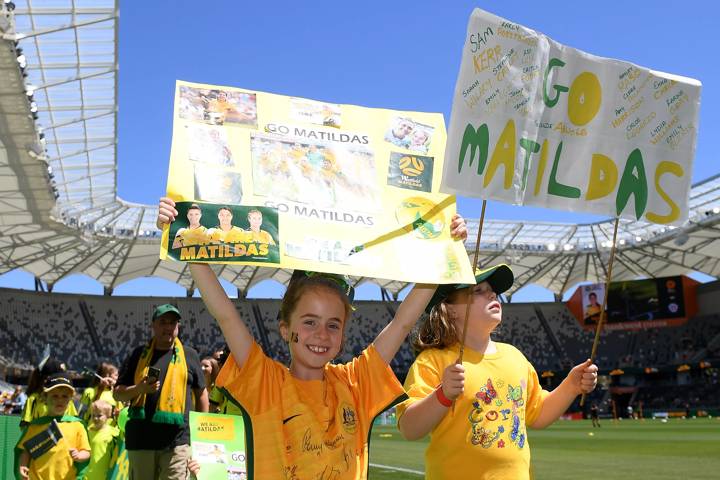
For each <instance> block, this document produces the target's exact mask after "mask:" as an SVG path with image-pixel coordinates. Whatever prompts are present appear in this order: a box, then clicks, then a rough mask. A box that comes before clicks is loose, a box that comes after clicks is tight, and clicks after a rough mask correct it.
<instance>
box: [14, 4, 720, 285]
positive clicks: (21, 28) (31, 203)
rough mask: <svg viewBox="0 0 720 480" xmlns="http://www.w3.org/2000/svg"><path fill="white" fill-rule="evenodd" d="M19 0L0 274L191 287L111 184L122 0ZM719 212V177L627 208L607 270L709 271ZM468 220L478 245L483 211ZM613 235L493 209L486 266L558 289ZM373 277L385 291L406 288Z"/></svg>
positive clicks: (603, 261)
mask: <svg viewBox="0 0 720 480" xmlns="http://www.w3.org/2000/svg"><path fill="white" fill-rule="evenodd" d="M0 3H2V2H0ZM14 4H15V7H16V8H15V10H14V11H13V12H8V11H7V6H8V4H7V3H6V4H5V7H0V9H2V10H0V34H2V40H0V78H2V79H3V81H2V82H1V83H0V191H1V192H2V196H0V203H1V204H2V212H1V213H0V274H1V273H5V272H8V271H11V270H14V269H16V268H20V269H23V270H25V271H27V272H30V273H31V274H33V275H34V276H35V277H36V278H38V279H40V280H42V281H44V282H46V283H47V284H48V285H49V286H52V285H53V284H55V283H56V282H58V281H59V280H61V279H63V278H64V277H66V276H68V275H70V274H73V273H83V274H85V275H88V276H89V277H91V278H94V279H96V280H97V281H98V282H100V283H101V284H102V285H104V286H105V288H106V290H107V291H108V292H110V291H112V289H113V288H114V287H116V286H118V285H120V284H122V283H124V282H126V281H128V280H132V279H134V278H138V277H144V276H158V277H161V278H165V279H168V280H170V281H173V282H176V283H178V284H180V285H181V286H183V287H185V288H187V289H191V288H192V286H193V285H192V279H191V277H190V275H189V272H188V269H187V266H186V265H185V264H182V263H176V262H169V261H168V262H160V260H159V259H158V251H159V238H160V237H159V232H158V231H157V230H156V228H155V225H154V219H155V216H156V206H154V205H140V204H135V203H131V202H127V201H124V200H122V199H121V198H119V197H118V195H117V106H118V105H117V103H118V100H117V99H118V97H117V91H118V89H117V85H118V76H117V72H118V49H117V36H118V3H117V2H116V1H112V0H84V1H83V0H46V1H43V2H42V6H39V3H36V2H32V1H30V0H18V1H15V2H14ZM19 67H23V68H19ZM23 72H24V73H25V74H26V78H24V77H23ZM33 117H36V118H33ZM718 223H720V175H718V176H715V177H712V178H710V179H708V180H705V181H703V182H700V183H699V184H696V185H695V186H693V188H692V192H691V195H690V219H689V221H688V223H687V224H686V225H685V226H684V227H682V228H667V227H661V226H658V225H653V224H649V223H645V222H638V221H626V220H622V221H621V222H620V227H619V233H618V245H617V247H618V248H617V256H616V263H615V264H614V267H613V278H614V279H617V280H621V279H635V278H647V277H658V276H666V275H677V274H683V273H688V272H692V271H698V272H703V273H705V274H707V275H711V276H714V277H717V276H718V275H720V227H719V226H718ZM469 226H470V234H469V238H470V239H471V240H469V241H468V242H467V248H468V251H470V252H472V251H473V250H474V248H475V245H474V244H473V243H474V240H472V239H474V238H476V232H477V228H478V221H473V220H470V221H469ZM612 233H613V220H607V221H603V222H598V223H593V224H585V225H575V224H561V223H542V222H514V221H512V222H511V221H507V222H505V221H497V220H488V221H486V222H485V224H484V228H483V235H482V241H481V258H482V261H481V264H482V265H490V264H495V263H502V262H504V263H509V264H511V265H512V267H513V270H514V271H515V275H516V283H515V286H514V287H513V289H512V290H511V291H510V292H509V293H510V294H512V293H513V292H515V291H517V290H518V289H520V288H522V287H523V286H524V285H527V284H530V283H534V284H537V285H541V286H543V287H546V288H548V289H549V290H551V291H553V292H556V293H558V294H561V293H563V292H564V291H566V290H567V289H568V288H570V287H571V286H573V285H575V284H577V283H579V282H582V281H591V282H600V281H604V280H605V278H606V265H607V263H608V258H609V253H610V246H611V244H612ZM214 268H217V270H218V272H219V273H220V275H221V276H222V278H224V279H225V280H228V281H229V282H231V283H233V284H234V285H236V286H237V287H238V289H239V290H240V291H242V292H247V289H248V288H249V287H251V286H252V285H254V284H256V283H258V282H260V281H262V280H265V279H267V278H274V279H275V280H277V281H279V282H281V283H286V282H287V281H288V279H289V277H290V273H289V271H286V270H278V269H270V268H257V267H251V266H216V267H214ZM356 280H357V282H358V283H360V282H363V281H365V280H366V279H363V278H358V279H356ZM367 280H369V281H372V282H374V283H376V284H378V285H380V286H381V287H383V288H386V289H387V290H388V291H389V292H391V293H392V294H397V293H398V292H399V291H400V290H402V289H403V288H404V287H405V286H406V284H405V283H403V282H396V281H391V280H379V279H367Z"/></svg>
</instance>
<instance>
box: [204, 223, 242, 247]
mask: <svg viewBox="0 0 720 480" xmlns="http://www.w3.org/2000/svg"><path fill="white" fill-rule="evenodd" d="M207 234H208V237H210V240H212V241H213V242H225V243H238V242H246V241H247V232H246V231H245V230H243V229H242V228H240V227H235V226H233V227H232V228H231V229H230V230H228V231H227V232H226V231H225V230H223V229H221V228H211V229H209V230H208V231H207Z"/></svg>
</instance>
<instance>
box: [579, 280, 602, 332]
mask: <svg viewBox="0 0 720 480" xmlns="http://www.w3.org/2000/svg"><path fill="white" fill-rule="evenodd" d="M604 298H605V285H604V284H602V283H596V284H592V285H583V287H582V304H583V321H584V322H585V324H586V325H595V324H597V323H598V322H599V321H600V309H601V308H602V302H603V299H604Z"/></svg>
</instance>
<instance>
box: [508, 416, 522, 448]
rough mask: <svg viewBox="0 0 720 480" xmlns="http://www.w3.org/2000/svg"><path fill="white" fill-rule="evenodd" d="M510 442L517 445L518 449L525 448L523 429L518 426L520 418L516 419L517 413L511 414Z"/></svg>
mask: <svg viewBox="0 0 720 480" xmlns="http://www.w3.org/2000/svg"><path fill="white" fill-rule="evenodd" d="M510 440H511V441H512V442H513V443H514V444H515V445H517V447H518V448H523V447H524V446H525V428H523V427H522V426H521V425H520V417H518V415H517V413H514V414H513V424H512V429H511V430H510Z"/></svg>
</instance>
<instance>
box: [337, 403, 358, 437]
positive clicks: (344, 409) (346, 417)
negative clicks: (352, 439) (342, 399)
mask: <svg viewBox="0 0 720 480" xmlns="http://www.w3.org/2000/svg"><path fill="white" fill-rule="evenodd" d="M340 416H341V418H342V425H343V428H344V429H345V431H346V432H347V433H355V429H356V428H357V415H355V410H354V409H353V407H352V405H350V404H349V403H343V404H342V405H341V406H340Z"/></svg>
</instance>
